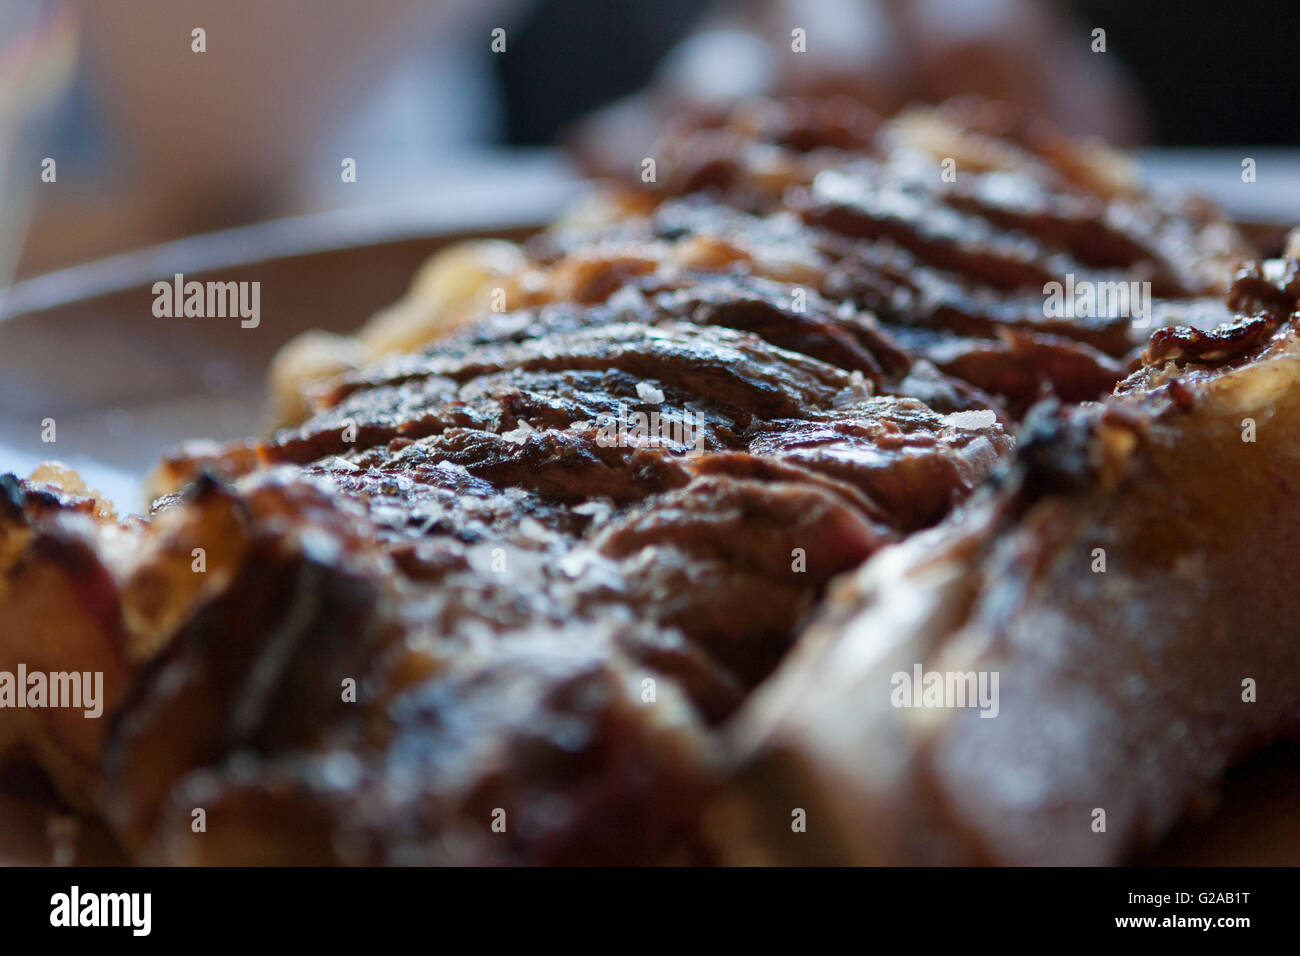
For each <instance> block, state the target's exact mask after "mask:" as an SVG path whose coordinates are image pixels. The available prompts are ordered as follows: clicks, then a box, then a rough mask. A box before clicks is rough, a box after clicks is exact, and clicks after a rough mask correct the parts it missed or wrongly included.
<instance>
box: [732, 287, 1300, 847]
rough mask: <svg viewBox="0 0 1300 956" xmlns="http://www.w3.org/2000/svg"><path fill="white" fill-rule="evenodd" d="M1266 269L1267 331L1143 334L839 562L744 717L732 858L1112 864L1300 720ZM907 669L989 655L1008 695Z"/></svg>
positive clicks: (983, 660) (1284, 459) (976, 661)
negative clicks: (817, 610) (798, 825)
mask: <svg viewBox="0 0 1300 956" xmlns="http://www.w3.org/2000/svg"><path fill="white" fill-rule="evenodd" d="M1274 265H1275V266H1277V267H1279V268H1277V269H1274V270H1273V271H1274V272H1277V273H1285V274H1284V275H1283V278H1281V279H1280V280H1279V281H1277V282H1275V283H1273V284H1272V291H1273V293H1274V295H1275V301H1276V302H1279V303H1280V304H1279V305H1276V306H1275V309H1274V311H1272V312H1270V313H1268V314H1266V315H1265V316H1263V317H1261V318H1260V320H1259V321H1260V322H1262V323H1263V324H1264V325H1266V326H1267V327H1268V332H1267V334H1264V333H1259V334H1256V333H1253V332H1252V333H1251V334H1250V335H1248V336H1243V335H1242V333H1241V331H1240V330H1239V328H1236V327H1231V326H1229V327H1225V328H1223V329H1221V330H1219V331H1217V332H1210V333H1206V334H1198V335H1197V336H1196V339H1195V345H1194V346H1193V347H1192V348H1193V351H1192V354H1190V355H1189V354H1188V353H1187V351H1186V350H1184V351H1181V352H1173V351H1172V350H1171V349H1170V347H1168V346H1166V345H1162V344H1160V343H1159V342H1153V345H1152V349H1151V352H1150V354H1149V355H1148V364H1147V365H1146V366H1145V367H1144V368H1142V369H1141V370H1139V371H1138V372H1136V373H1135V374H1134V375H1133V376H1132V377H1131V378H1129V379H1127V380H1126V381H1125V382H1124V383H1122V384H1121V386H1120V387H1119V389H1118V390H1117V393H1116V394H1115V396H1113V397H1111V398H1108V399H1106V400H1105V401H1103V402H1100V403H1096V404H1085V405H1081V406H1077V407H1075V408H1066V407H1062V406H1059V405H1045V406H1040V407H1039V408H1038V409H1037V410H1036V411H1035V412H1034V413H1033V414H1032V416H1031V418H1030V420H1029V421H1028V422H1027V424H1026V426H1025V429H1024V431H1023V433H1022V434H1021V436H1020V440H1019V446H1018V449H1017V451H1016V453H1015V457H1014V460H1013V462H1012V463H1011V465H1010V467H1009V469H1008V471H1007V472H1006V473H1005V474H1004V475H1003V476H1002V477H1001V480H1000V481H998V482H997V485H996V487H995V488H990V489H988V490H986V491H985V492H983V493H982V494H981V495H980V496H979V497H978V498H977V499H976V500H974V501H972V502H971V503H970V505H969V506H968V509H967V510H966V512H965V513H964V514H963V515H962V516H961V517H960V518H958V519H957V520H954V521H951V522H948V523H946V524H945V525H943V526H941V527H940V528H938V529H935V530H933V531H930V532H927V533H925V534H922V535H918V536H915V537H913V538H911V539H909V540H908V541H907V542H905V543H904V544H902V545H900V546H898V547H896V548H892V549H889V550H888V551H886V552H883V553H881V554H880V555H878V557H877V558H876V559H874V560H872V561H870V562H869V563H868V564H866V565H865V566H864V567H863V568H862V569H860V570H859V571H857V572H855V573H854V574H853V575H852V576H850V577H848V578H846V579H845V580H843V581H842V582H840V583H839V584H837V586H836V587H835V588H834V590H833V593H832V595H831V597H830V599H829V600H828V603H827V606H826V607H825V608H824V610H823V611H822V613H821V615H820V617H819V619H818V620H817V621H816V622H814V623H813V625H812V626H811V627H810V628H809V630H808V631H807V633H805V634H804V635H803V637H802V638H801V641H800V644H799V645H798V649H797V650H796V651H795V652H794V654H793V655H792V656H791V657H790V658H789V659H788V660H787V662H786V663H785V665H784V666H783V668H782V671H781V673H780V674H779V675H778V676H777V677H776V679H774V681H772V682H771V683H770V684H769V685H767V686H766V687H764V688H763V689H762V690H761V691H760V692H759V693H758V694H756V695H755V696H754V697H753V698H751V700H750V701H749V702H748V703H747V704H746V707H745V709H744V711H743V712H742V714H741V715H740V716H739V717H738V718H737V721H736V724H735V728H734V736H733V759H734V760H735V764H734V766H735V774H736V776H735V778H734V780H733V782H732V791H731V795H730V796H729V797H727V798H723V800H722V803H721V804H720V806H721V807H722V808H723V809H720V810H718V811H717V813H716V814H715V816H716V817H717V818H718V819H726V820H736V821H743V822H741V823H738V824H737V825H736V828H735V830H734V831H733V832H730V833H729V834H728V837H727V839H725V840H723V841H722V842H721V844H720V845H722V846H723V847H724V848H725V852H726V853H727V855H728V859H730V860H733V861H740V860H755V859H779V860H782V861H799V862H822V863H825V862H850V861H851V862H855V863H904V862H908V863H912V862H928V863H1018V864H1045V863H1051V864H1063V863H1064V864H1097V863H1115V862H1119V861H1122V860H1123V859H1125V858H1126V856H1127V855H1128V854H1129V853H1130V852H1132V851H1133V850H1134V849H1135V848H1137V847H1141V846H1146V845H1149V844H1150V843H1151V842H1152V841H1154V840H1155V839H1157V838H1158V837H1159V836H1161V835H1162V834H1164V833H1165V832H1167V831H1168V830H1169V829H1170V828H1171V827H1172V825H1173V824H1174V823H1175V822H1176V821H1177V820H1179V819H1180V818H1181V817H1182V816H1183V815H1184V814H1185V813H1187V812H1189V811H1191V810H1194V809H1195V808H1196V807H1197V806H1198V805H1202V804H1203V803H1204V801H1205V800H1206V799H1207V798H1208V797H1210V796H1211V795H1212V793H1213V791H1214V788H1215V786H1216V784H1217V782H1218V780H1219V779H1220V778H1221V776H1222V774H1223V772H1224V771H1225V769H1226V768H1227V767H1228V766H1229V765H1230V764H1231V763H1232V762H1234V761H1235V760H1237V759H1238V758H1240V757H1241V756H1242V755H1244V754H1246V753H1249V752H1251V751H1252V750H1254V749H1256V748H1257V747H1259V746H1260V745H1261V744H1264V743H1266V742H1268V741H1271V740H1276V739H1277V738H1278V737H1279V736H1281V735H1284V734H1289V733H1293V732H1295V731H1296V730H1297V728H1300V677H1298V676H1297V675H1300V629H1298V628H1300V626H1298V625H1297V623H1296V622H1297V620H1300V598H1297V597H1296V596H1295V589H1294V588H1293V587H1292V586H1291V582H1292V580H1293V578H1294V577H1295V574H1296V568H1295V566H1294V565H1295V563H1296V557H1295V555H1296V554H1297V553H1300V551H1298V550H1297V549H1298V548H1300V449H1297V446H1296V443H1295V441H1294V435H1295V432H1296V428H1297V427H1300V332H1298V331H1297V329H1296V327H1295V325H1294V324H1293V322H1292V320H1291V317H1292V313H1293V312H1294V310H1295V308H1296V300H1295V290H1294V289H1293V288H1287V281H1288V277H1289V275H1290V274H1291V272H1290V269H1288V268H1285V267H1282V264H1281V263H1275V264H1274ZM1291 268H1293V267H1291ZM1242 291H1243V290H1242V289H1241V285H1240V283H1239V285H1238V288H1237V289H1236V290H1235V292H1234V295H1239V294H1240V293H1241V292H1242ZM1248 327H1251V328H1253V325H1252V326H1248ZM916 669H921V671H922V673H923V674H930V673H934V674H937V675H940V676H941V677H943V678H945V679H946V677H947V676H948V675H958V676H961V675H970V676H971V677H975V678H977V677H978V675H984V678H985V679H986V683H985V686H986V687H988V686H994V685H991V677H990V675H997V680H998V682H997V684H996V685H995V686H994V689H995V690H996V699H992V698H990V699H988V703H989V706H983V707H981V706H970V704H971V703H972V701H971V700H969V699H968V701H967V704H968V706H964V707H963V706H954V704H955V703H958V704H959V703H960V701H954V700H953V699H948V698H945V699H937V698H936V699H935V701H934V703H936V704H937V705H939V706H934V707H927V706H921V707H913V706H909V705H910V704H912V703H914V702H915V700H916V699H915V698H912V697H910V696H909V694H908V693H907V692H904V693H903V696H902V697H901V698H900V697H898V696H897V695H898V693H899V688H906V687H907V686H908V684H907V683H905V682H906V681H907V680H908V679H909V678H911V677H912V675H914V673H915V671H916ZM898 675H904V676H903V677H901V678H900V677H899V676H898ZM967 686H970V687H971V688H972V690H973V689H974V686H975V685H974V684H969V685H967ZM900 703H901V705H900ZM986 718H987V719H986ZM792 807H802V808H805V809H806V812H807V814H808V820H809V825H808V833H807V834H801V833H792V832H791V828H790V826H789V823H790V814H791V808H792Z"/></svg>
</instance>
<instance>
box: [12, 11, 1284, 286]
mask: <svg viewBox="0 0 1300 956" xmlns="http://www.w3.org/2000/svg"><path fill="white" fill-rule="evenodd" d="M795 28H800V29H803V30H804V31H806V37H807V41H806V42H807V50H806V52H802V53H795V52H794V51H792V50H791V31H792V29H795ZM196 29H201V30H202V31H203V34H202V42H201V44H200V41H199V39H198V38H197V37H196V35H195V34H194V32H193V31H195V30H196ZM498 29H499V30H503V31H504V34H498V35H497V36H498V42H497V44H496V46H497V49H496V50H494V49H493V38H494V35H493V31H494V30H498ZM1098 29H1101V30H1104V37H1103V38H1102V39H1103V41H1104V49H1103V50H1099V49H1095V48H1096V47H1097V46H1098V35H1097V34H1096V33H1095V32H1094V31H1096V30H1098ZM502 42H503V43H504V51H502V50H501V49H500V46H501V43H502ZM199 45H201V46H202V47H203V49H202V51H201V52H200V51H198V49H197V47H198V46H199ZM1297 53H1300V3H1297V2H1296V0H1253V2H1250V3H1241V2H1229V0H1198V2H1196V3H1187V2H1184V0H1143V2H1133V0H1069V2H1067V0H803V2H790V0H729V2H724V0H656V2H654V3H622V2H611V0H82V2H78V0H0V217H2V220H3V222H2V224H3V230H2V232H3V236H2V238H0V282H3V278H4V277H5V276H6V275H12V274H16V275H17V276H18V277H20V278H21V277H24V276H31V275H36V274H40V273H44V272H47V271H50V270H54V269H57V268H61V267H65V266H68V265H71V264H74V263H79V262H84V261H87V260H90V259H94V258H97V257H101V256H105V255H108V254H112V253H116V252H121V251H123V250H128V249H135V248H139V247H142V246H146V245H149V244H152V243H157V242H160V241H163V240H168V239H173V238H176V237H180V236H186V235H191V234H194V233H199V232H205V231H209V230H214V229H218V228H224V227H229V226H234V225H240V224H244V223H251V222H256V221H260V220H264V219H269V218H275V217H281V216H289V215H298V214H304V213H312V212H320V211H323V210H330V209H336V208H340V207H347V206H358V207H359V206H376V207H379V208H383V207H384V206H385V205H388V206H390V207H392V206H402V205H404V204H405V205H409V204H412V203H424V204H426V205H428V204H432V205H436V206H439V207H440V208H446V207H448V206H453V207H454V206H455V205H456V204H478V205H479V206H480V207H481V206H482V205H483V204H485V203H487V204H491V203H493V202H495V203H499V204H516V205H517V204H519V203H521V202H525V201H526V199H527V197H528V196H529V195H530V193H529V190H530V188H531V187H530V184H536V183H543V182H549V183H555V182H560V181H564V180H565V179H566V178H569V177H572V176H573V175H574V174H575V173H576V172H578V171H581V172H587V173H597V174H611V173H618V172H621V171H622V170H623V169H624V168H626V167H625V165H624V164H626V163H633V162H635V160H636V157H638V156H640V155H644V149H645V148H646V146H647V145H648V141H649V139H650V137H651V135H652V131H653V130H654V129H655V127H656V126H657V125H658V124H659V123H660V122H661V120H662V118H663V117H664V116H665V115H669V114H671V113H673V112H674V111H680V110H682V109H686V108H708V107H709V106H710V105H716V104H718V103H722V102H726V101H727V100H729V99H731V98H734V97H737V96H741V95H745V94H749V93H761V92H776V93H800V92H815V91H838V92H847V93H851V94H852V95H855V96H857V97H859V98H860V99H862V100H864V101H865V102H867V103H868V104H870V105H872V106H874V107H876V108H877V109H880V110H883V111H892V110H894V109H896V108H898V107H899V106H901V105H903V104H905V103H907V102H909V101H912V100H918V99H919V100H939V99H943V98H945V97H947V96H950V95H953V94H956V93H962V92H977V93H983V94H986V95H991V96H996V97H999V98H1002V99H1007V100H1011V101H1013V102H1016V103H1019V104H1021V105H1023V106H1024V107H1025V108H1026V109H1028V110H1030V111H1033V112H1035V113H1038V114H1041V115H1044V116H1047V117H1050V118H1051V119H1053V120H1054V121H1056V122H1057V123H1059V124H1060V125H1062V126H1063V127H1065V128H1067V129H1069V130H1071V131H1074V132H1078V133H1082V134H1098V135H1103V136H1105V137H1107V138H1108V139H1110V140H1112V141H1115V142H1119V143H1121V144H1124V145H1138V146H1140V145H1144V144H1145V145H1153V146H1161V147H1184V148H1185V147H1197V148H1198V149H1199V150H1200V151H1199V152H1196V153H1188V152H1186V151H1185V150H1184V151H1182V152H1180V153H1178V154H1177V155H1178V156H1179V157H1180V162H1181V165H1180V169H1181V171H1182V173H1183V174H1184V175H1192V176H1193V178H1194V176H1195V175H1196V174H1195V164H1196V162H1197V161H1199V162H1201V164H1202V166H1201V170H1202V174H1203V176H1209V177H1213V176H1216V175H1217V176H1221V177H1222V178H1223V183H1222V184H1223V185H1224V187H1225V188H1227V187H1228V186H1229V182H1230V181H1231V180H1236V179H1239V157H1240V156H1241V155H1252V156H1254V155H1256V153H1255V152H1251V153H1249V154H1247V153H1244V152H1243V148H1245V147H1249V148H1250V149H1252V150H1257V149H1258V150H1263V151H1264V152H1263V155H1265V156H1269V157H1281V158H1283V159H1286V158H1288V157H1287V154H1285V153H1278V152H1277V150H1278V148H1281V147H1291V146H1294V145H1296V137H1297V130H1296V124H1297V117H1300V78H1297V76H1296V72H1295V63H1296V59H1297ZM557 145H565V146H568V147H570V148H569V149H568V150H567V151H559V150H556V149H555V147H556V146H557ZM1270 149H1271V150H1272V152H1270V151H1269V150H1270ZM1216 150H1217V151H1216ZM1152 155H1153V156H1154V157H1155V161H1156V165H1157V168H1159V162H1160V156H1161V155H1162V154H1160V153H1156V154H1152ZM1234 157H1238V158H1234ZM344 158H352V159H354V160H355V161H356V168H357V176H356V182H355V183H344V182H342V181H341V176H340V164H341V162H342V160H343V159H344ZM46 159H53V160H55V169H54V173H55V177H56V178H55V179H54V181H52V182H50V181H43V180H42V172H43V171H44V168H45V167H43V166H42V161H43V160H46ZM1220 160H1223V161H1222V162H1220ZM1189 163H1190V165H1189ZM1278 168H1280V167H1277V166H1274V169H1275V171H1276V170H1277V169H1278ZM1289 169H1290V170H1292V171H1294V169H1295V166H1294V164H1292V165H1291V166H1290V167H1289ZM1267 170H1268V166H1267V165H1266V164H1262V165H1261V172H1260V175H1261V177H1262V176H1264V175H1265V173H1266V172H1267ZM1294 179H1295V177H1294V176H1293V177H1292V179H1291V180H1288V184H1289V185H1290V186H1294V185H1295V183H1294ZM1210 185H1211V191H1213V188H1212V187H1213V185H1214V183H1213V182H1211V183H1210ZM1275 185H1276V183H1275ZM1297 192H1298V193H1300V190H1297ZM1271 203H1272V207H1273V208H1276V203H1277V199H1276V194H1275V195H1274V198H1273V200H1272V201H1271ZM1268 205H1269V204H1267V203H1265V204H1261V206H1264V207H1267V206H1268ZM1246 212H1250V210H1246ZM1296 212H1297V214H1300V209H1297V210H1296ZM24 222H26V228H25V229H23V228H20V224H22V223H24ZM20 236H22V237H24V239H23V241H22V242H21V243H20V241H19V237H20ZM6 262H7V263H8V264H9V268H6Z"/></svg>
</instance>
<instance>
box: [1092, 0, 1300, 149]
mask: <svg viewBox="0 0 1300 956" xmlns="http://www.w3.org/2000/svg"><path fill="white" fill-rule="evenodd" d="M1073 6H1074V7H1075V9H1076V11H1077V13H1078V15H1079V16H1080V18H1082V19H1084V20H1085V21H1086V22H1088V23H1089V24H1090V28H1091V26H1093V25H1095V26H1100V27H1104V28H1105V30H1106V41H1107V49H1108V50H1109V51H1110V53H1112V54H1114V55H1115V56H1118V57H1119V58H1120V59H1121V60H1123V62H1124V65H1125V66H1126V67H1127V68H1128V71H1129V73H1130V75H1131V76H1132V77H1134V78H1135V79H1136V80H1137V81H1138V84H1139V86H1140V87H1141V91H1142V94H1143V97H1144V99H1145V101H1146V105H1147V107H1148V114H1149V116H1150V119H1151V123H1152V127H1153V129H1152V138H1153V140H1154V141H1155V142H1156V143H1159V144H1161V145H1170V146H1192V145H1196V146H1240V145H1278V146H1294V145H1296V144H1297V139H1298V138H1300V130H1298V129H1297V117H1298V116H1300V75H1298V74H1297V72H1296V63H1297V60H1300V3H1297V2H1296V0H1252V2H1250V3H1242V2H1239V0H1238V2H1234V0H1196V2H1194V3H1188V2H1186V0H1142V2H1134V0H1077V2H1075V3H1074V4H1073Z"/></svg>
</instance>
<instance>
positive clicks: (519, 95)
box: [492, 0, 711, 146]
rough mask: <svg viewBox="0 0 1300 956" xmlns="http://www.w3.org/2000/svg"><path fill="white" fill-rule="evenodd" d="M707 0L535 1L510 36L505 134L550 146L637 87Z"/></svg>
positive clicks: (504, 70) (500, 65) (498, 62)
mask: <svg viewBox="0 0 1300 956" xmlns="http://www.w3.org/2000/svg"><path fill="white" fill-rule="evenodd" d="M710 6H711V4H710V3H709V2H708V0H656V2H654V3H628V4H610V3H609V2H608V0H543V2H540V3H537V4H536V5H534V6H533V8H532V10H531V12H530V13H529V14H528V16H527V19H526V20H524V22H522V23H521V24H520V25H519V26H517V27H515V28H513V29H512V30H511V31H510V34H509V39H508V47H507V49H508V53H509V55H508V56H494V57H492V63H493V67H494V69H495V71H496V73H497V74H498V76H499V77H500V79H501V86H502V97H503V100H504V103H505V114H506V134H507V137H508V140H509V142H511V143H513V144H516V145H524V146H535V145H544V144H549V143H553V142H554V141H555V138H556V134H557V132H558V131H559V130H561V129H563V128H564V127H566V126H568V125H569V124H570V123H571V122H573V121H574V120H576V119H577V118H578V117H580V116H582V115H583V114H585V113H588V112H590V111H591V110H592V109H595V108H596V107H598V106H602V105H604V104H605V103H608V102H610V101H611V100H614V99H618V98H619V97H622V96H627V95H628V94H630V93H634V92H636V91H637V90H639V89H640V88H641V87H642V86H644V85H645V83H646V81H647V80H649V79H650V74H651V73H652V72H653V71H654V68H655V66H656V65H657V64H658V63H659V61H660V60H661V59H662V58H663V56H664V55H665V54H666V53H667V52H668V51H669V50H671V49H672V48H673V47H674V46H675V45H676V44H677V43H678V42H679V41H681V40H682V39H683V38H685V37H686V35H687V34H688V33H689V32H690V30H691V28H692V26H694V24H695V21H696V19H697V18H698V17H699V16H700V14H702V13H703V12H704V11H705V10H706V9H707V8H708V7H710Z"/></svg>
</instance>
